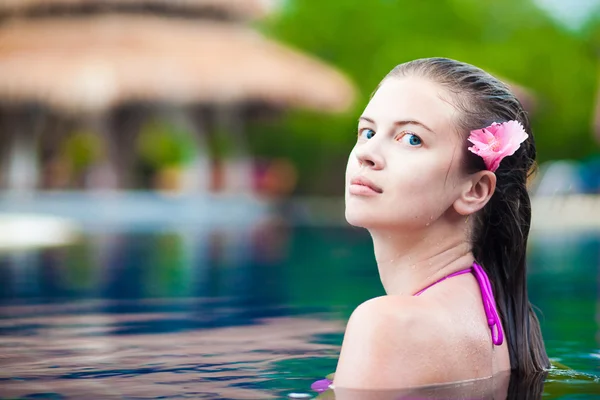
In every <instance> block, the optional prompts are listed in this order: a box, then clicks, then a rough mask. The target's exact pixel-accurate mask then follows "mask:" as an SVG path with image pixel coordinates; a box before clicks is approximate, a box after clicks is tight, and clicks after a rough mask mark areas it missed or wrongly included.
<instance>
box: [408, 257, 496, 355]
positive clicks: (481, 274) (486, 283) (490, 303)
mask: <svg viewBox="0 0 600 400" xmlns="http://www.w3.org/2000/svg"><path fill="white" fill-rule="evenodd" d="M469 272H473V275H475V279H477V283H478V284H479V289H480V290H481V298H482V299H483V309H484V311H485V316H486V317H487V323H488V325H489V327H490V330H491V331H492V342H493V343H494V344H495V345H497V346H499V345H501V344H502V342H503V341H504V335H503V333H502V324H501V322H500V317H499V316H498V311H497V310H496V300H495V299H494V293H493V291H492V285H491V283H490V280H489V278H488V276H487V274H486V273H485V271H484V270H483V268H482V267H481V265H479V264H477V263H475V262H474V263H473V266H472V267H470V268H467V269H463V270H461V271H457V272H454V273H452V274H450V275H447V276H445V277H443V278H442V279H439V280H437V281H435V282H433V283H432V284H431V285H429V286H427V287H425V288H424V289H421V290H419V291H418V292H417V293H415V296H418V295H420V294H421V293H423V292H424V291H426V290H427V289H429V288H430V287H432V286H433V285H437V284H438V283H440V282H442V281H444V280H446V279H448V278H452V277H453V276H458V275H463V274H467V273H469Z"/></svg>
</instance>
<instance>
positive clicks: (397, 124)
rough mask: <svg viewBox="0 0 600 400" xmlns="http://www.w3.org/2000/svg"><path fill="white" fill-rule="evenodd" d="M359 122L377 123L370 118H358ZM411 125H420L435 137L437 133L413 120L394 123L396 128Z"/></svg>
mask: <svg viewBox="0 0 600 400" xmlns="http://www.w3.org/2000/svg"><path fill="white" fill-rule="evenodd" d="M358 120H359V121H360V120H363V121H367V122H370V123H372V124H375V121H373V120H372V119H371V118H368V117H363V116H361V117H359V118H358ZM411 124H412V125H419V126H421V127H423V128H425V129H427V130H428V131H429V132H431V133H433V134H434V135H435V132H434V131H433V130H432V129H431V128H430V127H428V126H427V125H425V124H424V123H422V122H419V121H416V120H413V119H407V120H401V121H395V122H394V125H396V126H403V125H411Z"/></svg>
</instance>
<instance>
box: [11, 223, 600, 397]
mask: <svg viewBox="0 0 600 400" xmlns="http://www.w3.org/2000/svg"><path fill="white" fill-rule="evenodd" d="M529 269H530V272H529V290H530V298H531V300H532V302H533V303H534V304H535V305H536V306H537V307H538V309H539V315H540V321H541V324H542V329H543V334H544V337H545V341H546V346H547V350H548V353H549V355H550V356H551V358H552V360H553V362H554V363H555V365H556V366H557V367H556V368H555V369H554V370H552V371H550V373H549V375H548V376H547V377H545V380H544V381H542V384H543V389H542V390H543V397H544V398H547V399H559V398H560V399H580V398H600V378H598V377H599V376H600V328H599V324H600V290H599V287H600V234H598V233H593V232H592V233H585V232H579V233H576V232H571V233H568V232H550V233H543V234H541V233H538V234H536V235H534V236H533V237H532V238H531V243H530V251H529ZM0 281H1V282H2V286H1V289H0V337H1V338H0V363H1V369H0V398H27V399H42V398H43V399H63V398H86V399H87V398H89V399H95V398H131V399H149V398H162V399H175V398H197V399H200V398H205V399H238V398H239V399H249V398H265V399H266V398H313V397H315V396H316V393H314V392H311V391H310V384H311V383H312V382H313V381H315V380H316V379H320V378H322V377H324V376H326V375H327V374H329V373H331V372H333V371H334V370H335V365H336V359H337V354H338V351H339V348H340V345H341V340H342V337H343V330H344V325H345V322H346V320H347V318H348V317H349V315H350V313H351V312H352V310H353V309H354V308H355V307H356V306H357V305H358V304H360V303H361V302H363V301H364V300H366V299H368V298H370V297H374V296H378V295H381V294H382V293H383V289H382V287H381V284H380V282H379V278H378V275H377V269H376V266H375V263H374V259H373V254H372V247H371V240H370V237H369V236H368V234H367V233H366V232H365V231H363V230H360V229H356V228H349V227H328V228H327V227H321V228H315V227H294V226H291V225H289V224H286V223H285V222H283V221H281V220H277V219H274V220H269V221H264V222H261V223H258V224H249V225H245V226H242V227H237V228H236V227H227V228H223V229H217V228H214V227H212V228H210V229H202V228H198V227H195V226H184V227H183V228H181V229H175V228H172V227H171V228H169V229H164V228H155V229H145V230H143V231H139V230H138V231H127V230H125V229H121V230H105V231H102V230H96V231H93V232H91V231H90V232H88V233H85V234H84V235H83V236H82V237H81V238H80V239H79V240H78V241H77V242H76V243H74V244H71V245H68V246H63V247H58V248H51V249H43V250H20V251H16V250H15V251H6V252H4V253H1V254H0ZM540 395H541V392H540ZM324 396H325V397H326V396H327V394H325V395H321V397H324ZM380 398H383V397H380ZM523 398H525V397H523ZM530 398H536V397H530Z"/></svg>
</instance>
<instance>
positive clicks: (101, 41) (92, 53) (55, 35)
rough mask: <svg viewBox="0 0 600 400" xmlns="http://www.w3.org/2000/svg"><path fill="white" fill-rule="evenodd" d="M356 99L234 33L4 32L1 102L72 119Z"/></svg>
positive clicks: (336, 79) (5, 28) (332, 75)
mask: <svg viewBox="0 0 600 400" xmlns="http://www.w3.org/2000/svg"><path fill="white" fill-rule="evenodd" d="M354 96H355V93H354V89H353V87H352V85H351V84H350V83H349V81H348V80H347V79H346V78H345V77H344V76H342V75H341V74H340V73H339V72H338V71H336V70H334V69H333V68H331V67H329V66H327V65H325V64H323V63H322V62H320V61H318V60H316V59H314V58H312V57H310V56H307V55H304V54H301V53H299V52H297V51H294V50H291V49H289V48H287V47H285V46H283V45H281V44H278V43H276V42H274V41H272V40H268V39H266V38H265V37H263V36H262V35H260V34H258V33H256V32H255V31H252V30H250V29H249V28H245V27H241V26H238V25H233V24H228V23H218V22H211V21H203V22H202V23H199V22H192V21H189V20H175V19H164V18H158V17H140V16H100V17H90V18H78V19H45V20H44V19H35V20H20V21H11V22H8V23H6V24H3V25H0V101H2V102H42V103H45V104H48V105H50V106H52V107H54V108H58V109H61V110H65V111H70V112H77V111H101V110H104V109H106V108H109V107H112V106H115V105H118V104H122V103H127V102H138V101H140V102H146V101H159V102H170V103H177V104H189V103H244V102H266V103H270V104H273V105H276V106H283V107H303V108H311V109H316V110H323V111H341V110H344V109H346V108H347V107H348V106H349V105H350V104H351V103H352V101H353V99H354Z"/></svg>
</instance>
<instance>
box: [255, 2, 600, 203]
mask: <svg viewBox="0 0 600 400" xmlns="http://www.w3.org/2000/svg"><path fill="white" fill-rule="evenodd" d="M597 20H598V19H597V18H596V21H597ZM595 26H596V25H591V26H588V27H587V28H586V29H585V30H584V32H583V33H580V34H576V33H573V32H569V31H568V30H567V29H565V28H562V27H561V26H559V25H557V23H556V22H554V21H553V20H551V19H550V17H549V16H548V15H547V14H546V13H545V12H544V11H542V10H540V9H538V8H537V7H536V6H535V5H534V4H533V3H532V1H531V0H504V1H479V0H423V1H419V2H414V1H410V2H409V1H407V0H406V1H401V0H373V1H370V2H365V1H363V0H330V1H320V0H288V1H287V2H286V5H285V7H284V8H283V9H282V10H281V12H280V14H279V15H277V16H276V17H274V18H272V19H271V20H268V21H266V22H265V24H263V27H262V29H263V30H264V31H265V32H266V34H267V35H269V36H270V37H274V38H275V39H278V40H281V41H283V42H284V43H287V44H289V45H290V46H292V47H295V48H297V49H299V50H301V51H304V52H307V53H309V54H313V55H315V56H317V57H319V58H320V59H322V60H323V61H325V62H328V63H330V64H332V65H334V66H336V67H338V68H339V69H341V70H342V71H343V72H344V73H345V74H347V75H348V76H349V77H350V79H352V80H353V81H354V82H355V84H356V85H357V87H358V89H359V97H358V100H357V104H356V106H355V108H354V109H353V110H350V111H349V112H348V113H347V114H345V115H338V116H317V115H315V114H313V113H307V112H298V111H294V112H291V113H290V114H289V115H288V116H287V117H286V118H285V120H284V122H283V124H278V127H277V129H275V128H274V127H269V126H265V124H255V125H253V126H252V128H251V130H252V131H255V132H253V133H252V137H251V140H252V142H251V144H252V146H253V149H254V150H255V151H256V152H257V153H259V154H266V155H271V154H277V155H283V156H289V157H290V158H291V159H292V160H293V161H294V162H296V163H297V165H298V167H299V169H300V171H301V172H302V173H301V182H300V183H301V190H304V191H309V192H312V191H319V192H321V190H320V189H321V188H323V187H325V188H333V189H335V185H333V186H332V185H329V184H328V183H324V182H330V181H333V182H337V180H340V179H341V176H340V174H341V173H342V171H343V167H344V165H343V160H344V159H345V157H346V155H347V154H348V152H349V150H350V149H351V147H352V145H353V143H354V141H355V130H356V128H355V127H356V118H357V117H358V116H359V114H360V111H361V109H362V108H363V107H364V105H365V104H366V103H367V101H368V97H369V95H370V93H371V92H372V91H373V89H374V88H375V87H376V85H377V84H378V83H379V81H380V80H381V78H382V77H383V76H384V75H385V74H386V73H387V72H388V71H389V70H390V69H392V68H393V67H394V66H395V65H397V64H399V63H402V62H405V61H408V60H411V59H415V58H420V57H432V56H444V57H450V58H455V59H458V60H461V61H465V62H469V63H472V64H474V65H477V66H479V67H481V68H483V69H485V70H487V71H489V72H491V73H492V74H497V75H498V76H499V77H501V78H504V79H508V80H509V81H511V82H514V83H517V84H520V85H522V86H525V87H527V88H528V89H530V90H531V91H532V92H533V93H534V94H535V96H536V99H537V108H536V109H535V112H534V113H533V115H532V124H533V130H534V133H535V135H536V141H537V145H538V157H539V161H541V162H543V161H546V160H549V159H558V158H582V157H585V156H588V155H590V154H592V153H593V152H595V151H597V147H596V145H595V144H594V141H593V139H592V132H591V120H592V115H593V108H594V104H595V92H596V87H597V72H598V71H597V67H598V61H597V55H596V50H595V49H596V46H595V43H598V42H599V40H600V39H598V38H600V34H599V33H597V32H600V29H596V28H595ZM340 163H341V166H340ZM330 190H331V189H330ZM334 191H335V190H334Z"/></svg>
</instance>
